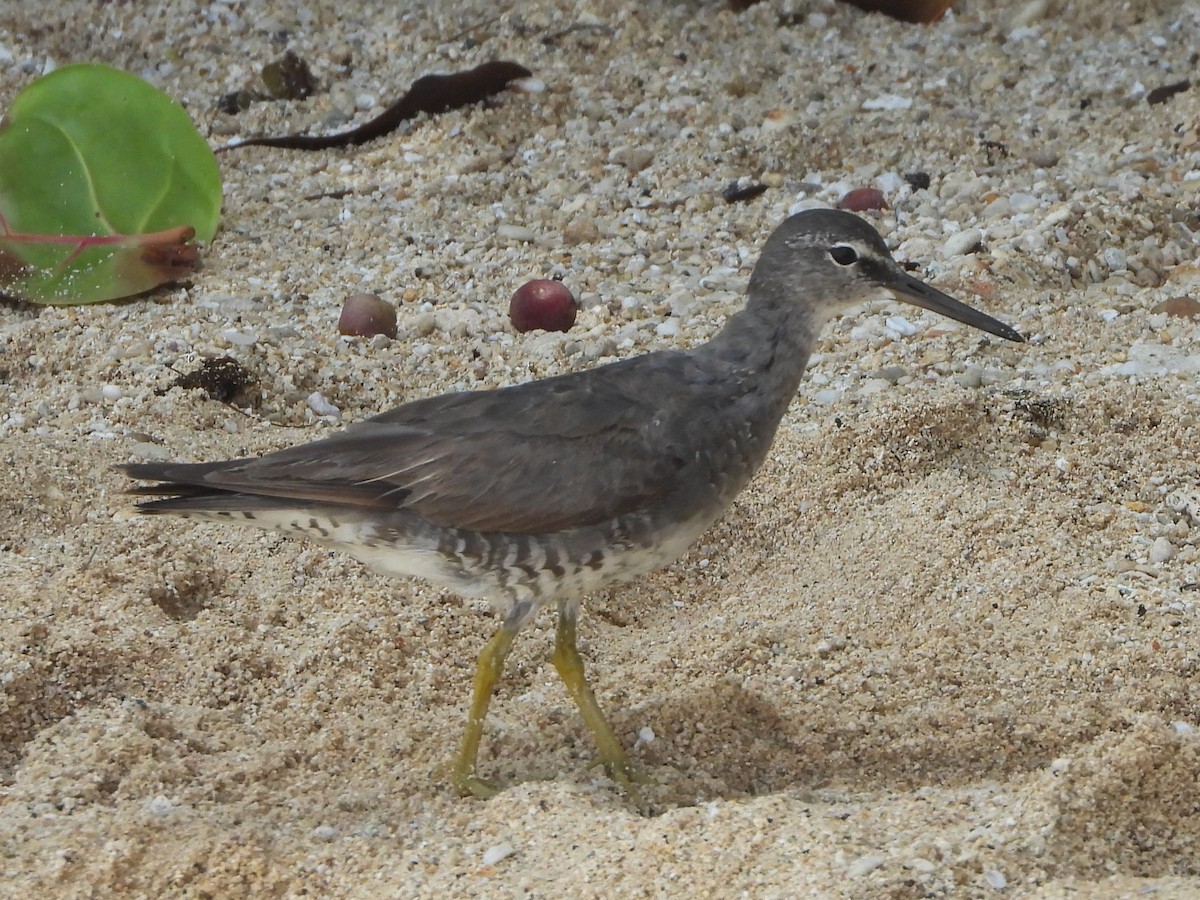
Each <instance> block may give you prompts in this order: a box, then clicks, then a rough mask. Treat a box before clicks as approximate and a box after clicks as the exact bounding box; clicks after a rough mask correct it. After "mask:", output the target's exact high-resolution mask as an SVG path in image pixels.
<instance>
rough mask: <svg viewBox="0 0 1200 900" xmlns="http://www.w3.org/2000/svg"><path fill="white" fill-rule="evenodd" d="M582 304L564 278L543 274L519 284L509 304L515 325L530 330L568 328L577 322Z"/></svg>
mask: <svg viewBox="0 0 1200 900" xmlns="http://www.w3.org/2000/svg"><path fill="white" fill-rule="evenodd" d="M577 312H579V304H578V303H576V302H575V297H574V296H573V295H572V294H571V292H570V291H569V290H567V289H566V287H564V286H563V283H562V282H561V281H552V280H550V279H548V278H539V279H536V280H535V281H527V282H525V284H523V285H521V286H520V287H519V288H517V292H516V293H515V294H513V295H512V300H510V301H509V304H508V318H509V319H510V320H512V324H513V328H515V329H517V331H519V332H521V333H522V334H524V333H525V332H526V331H534V330H537V329H541V330H542V331H567V330H569V329H570V327H571V326H572V325H574V324H575V314H576V313H577Z"/></svg>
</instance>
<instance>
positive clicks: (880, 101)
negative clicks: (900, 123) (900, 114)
mask: <svg viewBox="0 0 1200 900" xmlns="http://www.w3.org/2000/svg"><path fill="white" fill-rule="evenodd" d="M912 105H913V102H912V97H902V96H900V95H899V94H880V95H879V96H878V97H872V98H871V99H870V100H864V101H863V105H862V108H863V109H868V110H888V111H895V110H900V109H911V108H912Z"/></svg>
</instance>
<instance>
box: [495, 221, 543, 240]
mask: <svg viewBox="0 0 1200 900" xmlns="http://www.w3.org/2000/svg"><path fill="white" fill-rule="evenodd" d="M496 237H499V238H504V239H505V240H506V241H525V242H527V243H533V242H534V241H535V240H537V235H536V234H534V233H533V232H532V231H531V230H530V229H528V228H526V227H525V226H524V225H511V224H509V223H508V222H501V223H500V224H499V225H497V226H496Z"/></svg>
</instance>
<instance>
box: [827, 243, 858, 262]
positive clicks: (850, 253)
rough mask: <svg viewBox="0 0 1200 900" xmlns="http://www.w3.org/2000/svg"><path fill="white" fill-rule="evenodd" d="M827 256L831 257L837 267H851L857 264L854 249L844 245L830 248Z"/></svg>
mask: <svg viewBox="0 0 1200 900" xmlns="http://www.w3.org/2000/svg"><path fill="white" fill-rule="evenodd" d="M829 255H830V256H831V257H833V261H834V262H835V263H837V264H838V265H839V266H852V265H854V264H855V263H856V262H858V254H857V253H855V252H854V248H853V247H847V246H846V245H845V244H838V245H837V246H836V247H830V248H829Z"/></svg>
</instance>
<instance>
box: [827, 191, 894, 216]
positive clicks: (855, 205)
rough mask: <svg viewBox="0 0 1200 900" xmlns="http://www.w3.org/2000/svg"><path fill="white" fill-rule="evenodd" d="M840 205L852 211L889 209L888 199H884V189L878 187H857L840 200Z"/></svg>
mask: <svg viewBox="0 0 1200 900" xmlns="http://www.w3.org/2000/svg"><path fill="white" fill-rule="evenodd" d="M838 206H840V207H841V208H842V209H848V210H850V212H864V211H865V210H868V209H887V200H885V199H883V191H881V190H879V189H878V188H855V189H854V190H852V191H850V193H848V194H846V196H844V197H843V198H842V199H841V200H839V201H838Z"/></svg>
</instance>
